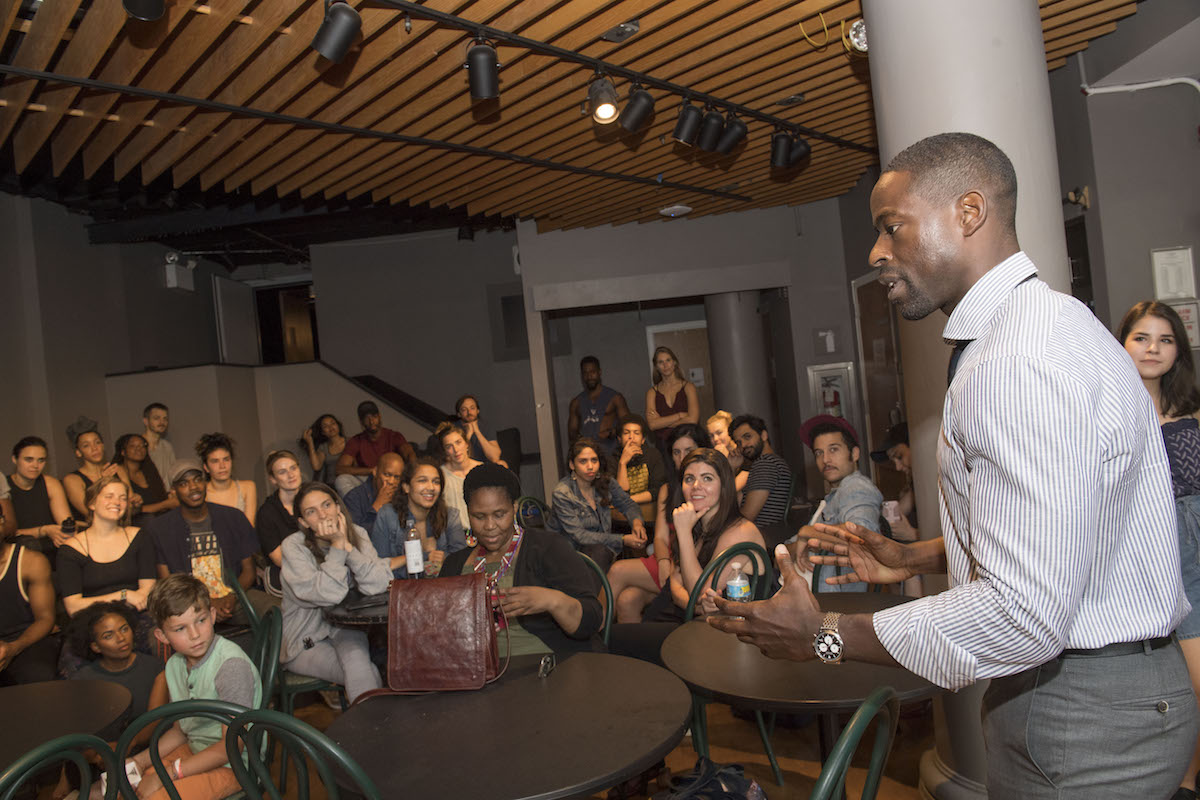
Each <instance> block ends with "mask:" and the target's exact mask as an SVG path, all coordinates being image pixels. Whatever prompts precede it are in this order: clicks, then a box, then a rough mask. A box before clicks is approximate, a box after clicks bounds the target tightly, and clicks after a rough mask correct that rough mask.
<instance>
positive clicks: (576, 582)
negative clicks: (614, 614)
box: [441, 463, 604, 656]
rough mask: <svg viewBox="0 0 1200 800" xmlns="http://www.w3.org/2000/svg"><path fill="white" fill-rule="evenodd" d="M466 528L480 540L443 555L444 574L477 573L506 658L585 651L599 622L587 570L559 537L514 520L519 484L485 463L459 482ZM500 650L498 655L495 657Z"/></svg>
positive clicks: (507, 473)
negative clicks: (501, 616)
mask: <svg viewBox="0 0 1200 800" xmlns="http://www.w3.org/2000/svg"><path fill="white" fill-rule="evenodd" d="M463 495H464V497H465V499H466V501H467V516H468V517H469V518H470V521H471V532H472V533H474V534H475V538H476V540H477V541H478V542H479V544H478V545H477V546H476V547H470V548H467V549H465V550H459V551H458V552H456V553H451V554H450V555H448V556H446V561H445V563H444V564H443V565H442V571H441V574H442V575H469V574H470V573H472V572H483V573H485V574H487V576H488V583H489V585H490V586H491V587H492V598H493V603H495V604H498V605H500V606H502V607H503V608H504V613H505V614H506V615H507V617H508V627H509V635H508V637H505V636H500V637H498V639H499V644H500V648H501V650H502V651H503V649H504V645H505V640H506V639H508V640H509V641H511V645H510V649H511V651H512V655H515V656H516V655H526V654H531V653H551V652H553V653H555V654H559V655H562V654H565V653H573V652H576V651H579V650H590V649H592V647H593V639H594V637H595V636H596V633H597V632H598V631H599V630H600V626H601V625H602V624H603V622H604V615H603V612H602V611H601V608H600V601H599V600H598V599H597V596H596V595H597V592H598V589H597V586H596V581H595V579H594V577H593V576H592V573H591V571H590V570H589V569H588V567H587V565H585V564H584V563H583V559H581V558H580V557H579V554H578V553H576V552H575V549H574V548H573V547H572V546H571V543H570V542H569V541H567V539H566V538H565V537H563V536H562V535H561V534H557V533H551V532H549V531H544V530H540V529H536V528H530V529H523V528H521V527H520V525H518V524H517V515H516V500H517V498H518V497H520V496H521V484H520V482H519V481H518V480H517V477H516V475H514V474H513V473H512V472H511V471H509V470H507V469H505V468H504V467H501V466H499V465H496V464H491V463H485V464H481V465H480V466H478V467H475V468H474V469H473V470H471V471H470V472H468V473H467V477H466V479H465V480H464V481H463ZM500 655H501V656H503V655H504V653H503V652H501V654H500Z"/></svg>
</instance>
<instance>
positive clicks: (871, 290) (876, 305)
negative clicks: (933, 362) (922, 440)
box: [852, 273, 907, 497]
mask: <svg viewBox="0 0 1200 800" xmlns="http://www.w3.org/2000/svg"><path fill="white" fill-rule="evenodd" d="M852 285H853V287H854V321H855V327H856V328H857V332H858V363H859V370H860V373H861V374H860V375H859V378H860V381H861V384H862V394H863V439H864V441H863V443H862V450H861V454H860V456H859V464H860V465H861V464H863V463H866V464H869V465H870V476H871V479H872V481H874V483H875V485H876V486H878V487H879V489H880V491H882V492H883V496H884V497H898V496H899V494H900V492H901V491H902V490H903V489H904V487H905V483H906V479H905V477H904V475H903V473H900V472H898V471H896V470H895V469H893V468H892V467H891V466H890V465H886V464H877V463H875V462H874V461H872V460H871V456H870V452H871V451H872V450H878V449H879V448H880V446H881V445H882V444H883V440H884V438H885V437H886V436H887V431H888V428H890V427H892V426H893V425H895V424H896V423H898V422H900V421H902V420H904V419H906V418H907V415H906V414H905V409H904V370H903V368H902V367H901V363H900V348H899V347H897V346H896V343H897V342H898V341H899V336H898V332H897V329H896V325H897V320H896V309H895V307H894V306H893V305H892V304H891V303H889V302H888V299H887V289H885V288H884V287H883V284H881V283H879V281H877V280H876V279H875V274H874V273H871V274H869V275H864V276H863V277H861V278H859V279H857V280H855V281H854V282H853V284H852Z"/></svg>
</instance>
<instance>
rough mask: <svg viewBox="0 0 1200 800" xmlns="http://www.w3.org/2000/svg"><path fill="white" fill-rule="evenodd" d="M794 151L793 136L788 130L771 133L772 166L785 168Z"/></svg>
mask: <svg viewBox="0 0 1200 800" xmlns="http://www.w3.org/2000/svg"><path fill="white" fill-rule="evenodd" d="M791 153H792V137H791V136H789V135H788V133H787V131H775V133H773V134H771V166H772V167H773V168H775V169H783V168H784V167H786V166H787V165H788V158H789V157H790V156H791Z"/></svg>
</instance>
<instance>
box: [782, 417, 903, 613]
mask: <svg viewBox="0 0 1200 800" xmlns="http://www.w3.org/2000/svg"><path fill="white" fill-rule="evenodd" d="M800 436H801V438H802V439H804V441H805V442H806V443H807V444H808V446H809V447H810V448H812V452H813V459H814V460H815V461H816V462H817V469H818V470H820V472H821V477H823V478H824V479H825V482H826V483H828V484H829V487H830V489H829V494H827V495H825V499H824V500H823V501H822V502H821V515H820V520H819V521H820V522H824V523H827V524H830V525H841V524H844V523H846V522H853V523H854V524H856V525H861V526H863V527H864V528H868V529H870V530H878V528H879V515H880V509H881V508H882V506H883V494H882V493H881V492H880V491H879V489H877V488H876V487H875V484H873V483H871V479H870V478H868V477H867V476H866V475H863V474H862V473H861V472H859V471H858V456H859V449H858V434H857V433H856V432H855V430H854V426H852V425H851V424H850V423H849V422H847V421H846V420H844V419H842V418H841V417H834V416H830V415H829V414H820V415H818V416H816V417H813V418H812V419H810V420H808V421H806V422H805V423H804V424H803V425H801V426H800ZM815 534H816V530H815V529H814V528H813V527H812V526H810V525H805V526H804V527H803V528H801V529H800V533H799V534H798V539H799V540H800V543H801V544H799V545H797V546H798V547H803V543H804V542H807V541H808V538H809V537H810V536H814V535H815ZM830 569H836V570H837V572H836V574H838V575H844V574H846V573H848V572H850V568H849V567H825V568H823V569H822V573H823V575H822V577H828V576H829V574H830V573H829V571H828V570H830ZM817 588H818V590H819V591H823V592H864V591H866V589H867V584H865V583H861V582H854V583H846V584H840V585H836V586H830V585H829V584H827V583H825V582H824V581H819V582H818V587H817Z"/></svg>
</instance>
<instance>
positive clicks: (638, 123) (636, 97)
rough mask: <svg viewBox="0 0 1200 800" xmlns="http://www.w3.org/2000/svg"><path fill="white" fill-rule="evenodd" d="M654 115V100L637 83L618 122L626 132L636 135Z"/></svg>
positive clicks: (630, 91)
mask: <svg viewBox="0 0 1200 800" xmlns="http://www.w3.org/2000/svg"><path fill="white" fill-rule="evenodd" d="M653 113H654V98H653V97H651V96H650V93H649V92H647V91H646V90H645V89H643V88H642V87H641V86H638V85H637V84H636V83H635V84H634V85H633V88H631V89H630V90H629V99H628V100H627V101H626V102H625V107H624V108H623V109H621V116H620V117H619V118H618V119H617V122H618V123H619V124H620V125H621V127H622V128H624V129H625V130H627V131H629V132H630V133H635V132H636V131H637V130H638V129H639V128H641V127H642V125H644V124H645V123H646V120H648V119H650V115H651V114H653Z"/></svg>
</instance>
